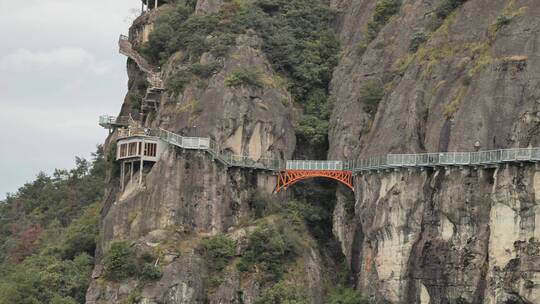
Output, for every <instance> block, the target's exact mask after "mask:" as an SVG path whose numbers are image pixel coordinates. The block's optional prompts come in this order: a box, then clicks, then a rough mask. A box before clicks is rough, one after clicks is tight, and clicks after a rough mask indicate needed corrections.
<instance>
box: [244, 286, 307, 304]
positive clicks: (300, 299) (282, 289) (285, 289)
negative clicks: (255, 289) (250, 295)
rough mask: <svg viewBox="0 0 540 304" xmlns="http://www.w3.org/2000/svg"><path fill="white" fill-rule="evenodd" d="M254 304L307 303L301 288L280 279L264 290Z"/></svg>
mask: <svg viewBox="0 0 540 304" xmlns="http://www.w3.org/2000/svg"><path fill="white" fill-rule="evenodd" d="M253 303H254V304H308V303H309V302H308V301H307V298H306V294H305V292H304V291H303V290H301V289H300V288H298V287H297V286H294V285H292V284H291V283H288V282H285V281H282V282H279V283H277V284H275V285H274V286H272V287H271V288H269V289H267V290H265V291H264V292H263V294H262V295H261V296H260V297H259V298H258V299H256V300H255V301H254V302H253Z"/></svg>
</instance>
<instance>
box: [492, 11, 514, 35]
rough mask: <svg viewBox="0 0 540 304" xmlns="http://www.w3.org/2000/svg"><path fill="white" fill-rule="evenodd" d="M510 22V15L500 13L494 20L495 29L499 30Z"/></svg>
mask: <svg viewBox="0 0 540 304" xmlns="http://www.w3.org/2000/svg"><path fill="white" fill-rule="evenodd" d="M511 22H512V16H508V15H500V16H499V17H497V21H496V22H495V29H496V31H499V30H500V29H502V28H503V27H505V26H507V25H509V24H510V23H511Z"/></svg>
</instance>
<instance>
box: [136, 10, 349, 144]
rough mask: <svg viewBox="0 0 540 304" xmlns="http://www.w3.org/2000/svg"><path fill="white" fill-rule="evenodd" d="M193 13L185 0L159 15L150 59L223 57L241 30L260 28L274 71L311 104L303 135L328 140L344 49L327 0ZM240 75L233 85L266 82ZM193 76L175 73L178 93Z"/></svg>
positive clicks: (300, 128) (302, 137) (301, 101)
mask: <svg viewBox="0 0 540 304" xmlns="http://www.w3.org/2000/svg"><path fill="white" fill-rule="evenodd" d="M192 13H193V7H192V5H190V4H189V3H186V1H182V0H180V1H177V3H176V4H175V5H173V6H172V7H171V8H170V9H169V10H168V11H166V12H164V13H163V14H162V16H160V18H159V20H158V21H157V24H156V27H155V29H154V31H153V32H152V34H151V35H150V39H149V42H148V43H147V44H145V45H144V46H143V47H142V50H141V51H142V52H143V53H144V54H145V55H146V57H147V58H148V59H149V60H150V61H151V62H153V63H159V64H164V63H165V62H167V60H169V58H171V56H172V55H173V54H175V53H177V52H178V54H179V56H176V57H175V58H179V60H181V61H184V62H186V63H191V64H197V63H199V62H200V58H201V55H202V54H203V53H206V52H209V53H210V54H212V55H213V56H214V57H215V58H216V60H217V61H220V60H222V59H223V58H224V57H225V56H226V55H227V54H228V52H229V51H230V49H231V47H232V46H234V44H235V41H236V37H237V36H238V35H239V34H245V33H256V34H257V35H258V36H259V37H260V38H262V49H263V51H264V52H265V53H266V56H267V57H268V59H269V60H270V62H271V63H272V66H273V68H274V70H275V71H277V72H278V73H281V74H282V75H283V76H285V77H286V78H288V79H289V87H288V89H289V90H290V91H291V93H292V95H293V98H294V100H295V102H296V103H297V104H299V105H300V106H302V107H305V108H309V109H307V110H306V111H305V113H304V115H305V116H306V117H303V118H301V119H299V121H300V122H299V125H298V130H297V131H298V132H297V133H298V136H299V139H300V140H304V141H305V142H306V143H312V144H316V145H319V144H325V143H326V141H327V140H326V136H327V133H328V132H327V131H328V123H327V121H328V119H329V114H328V111H327V110H326V109H328V108H329V106H328V104H329V100H328V99H329V98H328V84H329V82H330V80H331V78H332V72H333V69H334V67H335V66H336V65H337V55H338V52H339V42H338V40H337V38H336V37H335V35H334V33H333V32H332V31H331V30H330V29H331V27H332V26H331V25H332V22H333V20H334V16H335V13H334V12H333V11H332V10H331V9H330V8H329V6H328V4H327V3H326V1H323V0H314V1H313V0H292V1H286V0H254V1H250V2H243V1H232V2H228V3H226V5H224V6H223V8H222V10H220V11H219V12H216V13H210V14H204V15H194V14H192ZM217 69H219V67H218V68H216V69H215V70H213V72H215V71H216V70H217ZM213 72H212V73H213ZM212 73H203V72H202V71H200V69H198V68H195V70H193V71H191V73H190V74H195V75H198V76H200V77H203V78H204V77H209V76H210V75H211V74H212ZM235 76H245V75H242V74H241V75H229V77H228V78H227V79H228V85H231V86H236V85H241V84H248V85H255V86H260V85H261V82H259V81H251V80H249V81H247V80H248V79H247V78H243V77H240V78H238V77H235ZM191 80H193V78H191V77H190V75H188V74H185V73H184V74H182V75H178V76H175V79H173V80H171V81H170V84H169V85H168V88H169V89H171V90H172V91H173V92H176V93H179V92H181V91H182V90H183V89H184V87H185V85H186V84H187V83H189V81H191ZM312 109H317V110H315V111H312Z"/></svg>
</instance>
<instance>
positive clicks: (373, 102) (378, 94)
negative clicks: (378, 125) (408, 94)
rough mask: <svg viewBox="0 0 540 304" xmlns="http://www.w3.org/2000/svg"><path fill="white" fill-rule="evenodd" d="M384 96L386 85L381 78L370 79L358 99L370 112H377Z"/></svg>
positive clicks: (365, 109) (367, 111)
mask: <svg viewBox="0 0 540 304" xmlns="http://www.w3.org/2000/svg"><path fill="white" fill-rule="evenodd" d="M383 97H384V86H383V85H382V83H381V82H380V81H379V80H370V81H368V82H367V83H366V84H365V85H364V86H363V87H362V88H361V89H360V96H359V97H358V101H359V102H360V103H361V104H362V105H363V107H364V111H366V113H368V114H375V112H376V111H377V108H378V107H379V102H380V101H381V100H382V99H383Z"/></svg>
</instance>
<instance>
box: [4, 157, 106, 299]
mask: <svg viewBox="0 0 540 304" xmlns="http://www.w3.org/2000/svg"><path fill="white" fill-rule="evenodd" d="M93 157H94V159H93V161H92V162H89V161H87V160H84V159H82V158H77V159H76V167H75V168H74V169H72V170H69V171H68V170H56V171H55V173H54V174H53V176H51V177H50V176H47V175H45V174H43V173H40V174H39V175H38V176H37V178H36V180H35V181H33V182H31V183H27V184H26V185H24V186H23V187H21V188H20V189H19V190H18V192H17V193H15V194H11V195H8V197H7V199H6V200H5V201H2V202H0V264H1V265H0V266H1V267H0V304H4V303H5V304H8V303H9V304H12V303H36V304H37V303H70V304H71V303H84V300H85V294H86V289H87V288H88V283H89V280H90V274H91V271H92V268H93V266H94V258H93V255H94V251H95V247H96V240H97V237H98V228H97V223H98V219H99V210H100V205H99V203H98V202H99V201H101V199H102V196H103V189H104V182H105V175H106V171H107V170H108V166H109V163H108V161H107V160H106V159H105V157H104V153H103V149H102V148H101V147H100V148H98V150H97V152H96V153H95V154H94V155H93Z"/></svg>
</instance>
